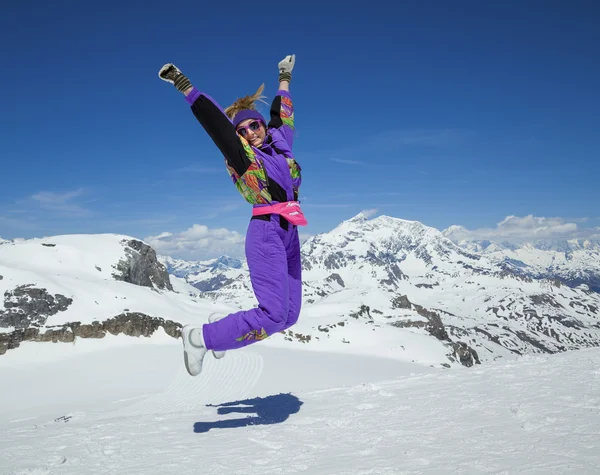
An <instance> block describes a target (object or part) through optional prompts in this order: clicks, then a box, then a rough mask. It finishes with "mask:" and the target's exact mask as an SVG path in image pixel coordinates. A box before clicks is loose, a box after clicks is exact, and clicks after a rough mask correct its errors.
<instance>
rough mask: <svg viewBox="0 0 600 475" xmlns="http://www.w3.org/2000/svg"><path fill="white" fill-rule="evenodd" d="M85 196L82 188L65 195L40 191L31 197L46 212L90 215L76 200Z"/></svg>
mask: <svg viewBox="0 0 600 475" xmlns="http://www.w3.org/2000/svg"><path fill="white" fill-rule="evenodd" d="M83 194H84V190H83V189H82V188H79V189H77V190H73V191H68V192H65V193H54V192H51V191H39V192H38V193H36V194H34V195H32V196H31V200H32V201H33V202H34V203H36V204H37V205H38V206H40V207H41V208H42V209H44V210H48V211H58V212H61V213H67V214H76V215H84V214H88V213H89V211H88V210H87V209H85V208H84V207H82V206H81V205H80V204H79V203H77V202H76V199H77V198H79V197H81V196H82V195H83Z"/></svg>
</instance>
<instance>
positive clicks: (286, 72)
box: [278, 54, 296, 82]
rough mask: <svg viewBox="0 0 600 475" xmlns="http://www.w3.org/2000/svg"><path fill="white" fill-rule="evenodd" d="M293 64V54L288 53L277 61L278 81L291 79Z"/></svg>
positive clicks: (294, 57)
mask: <svg viewBox="0 0 600 475" xmlns="http://www.w3.org/2000/svg"><path fill="white" fill-rule="evenodd" d="M294 64H296V55H295V54H288V55H287V56H286V57H285V58H283V59H282V60H281V61H279V65H278V66H279V82H281V81H291V79H292V69H294Z"/></svg>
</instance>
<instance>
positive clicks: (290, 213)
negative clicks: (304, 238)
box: [252, 201, 308, 226]
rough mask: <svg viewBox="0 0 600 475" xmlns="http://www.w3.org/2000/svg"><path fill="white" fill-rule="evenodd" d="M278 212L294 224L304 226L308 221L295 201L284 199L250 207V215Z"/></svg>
mask: <svg viewBox="0 0 600 475" xmlns="http://www.w3.org/2000/svg"><path fill="white" fill-rule="evenodd" d="M272 213H273V214H279V215H281V216H283V217H284V218H285V219H287V220H288V221H289V222H290V223H292V224H294V225H296V226H306V225H307V224H308V222H307V221H306V218H305V217H304V214H303V213H302V210H301V209H300V203H298V202H297V201H285V202H283V203H276V204H274V205H269V206H256V207H254V208H252V216H259V215H262V214H272Z"/></svg>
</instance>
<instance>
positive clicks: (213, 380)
mask: <svg viewBox="0 0 600 475" xmlns="http://www.w3.org/2000/svg"><path fill="white" fill-rule="evenodd" d="M291 353H294V352H291ZM274 354H277V352H275V353H274ZM288 354H290V352H283V351H282V352H281V356H282V358H285V357H286V356H287V355H288ZM321 356H322V358H323V359H324V363H325V361H326V359H327V358H328V355H327V354H323V355H321ZM373 361H374V363H373V364H376V360H375V359H374V360H373ZM263 367H264V361H263V358H262V356H260V355H259V354H257V353H256V352H253V351H238V352H230V353H229V354H227V355H226V357H225V358H224V359H223V360H220V361H216V360H213V359H212V358H210V357H208V356H207V362H206V371H205V372H204V373H203V375H202V376H199V377H197V378H191V377H189V376H188V375H187V373H185V370H184V369H183V364H181V365H180V366H179V368H178V369H177V371H176V372H175V374H173V375H172V377H171V378H170V380H169V381H165V383H166V384H165V389H164V390H162V391H158V392H156V393H154V394H150V395H147V396H145V397H144V398H141V397H131V398H126V400H119V399H118V398H116V399H114V400H113V401H112V403H110V404H104V405H102V406H101V407H98V408H97V409H95V410H89V411H75V412H72V413H68V414H65V415H64V416H63V417H59V418H55V419H47V420H46V421H45V422H43V423H36V424H32V422H31V420H26V419H23V418H21V419H20V420H12V421H10V423H8V424H5V425H4V427H2V426H0V473H2V474H7V475H17V474H18V475H25V474H28V475H42V474H44V475H46V474H53V475H55V474H56V475H58V474H65V475H66V474H68V475H72V474H78V475H85V474H100V473H119V474H157V475H158V474H180V473H187V472H191V473H210V474H214V475H218V474H228V475H233V474H240V475H242V474H244V475H252V474H261V475H262V474H264V473H269V474H291V473H307V474H328V475H330V474H337V475H347V474H353V475H367V474H370V475H388V474H390V475H391V474H394V475H396V474H484V473H485V474H514V473H518V474H539V475H542V474H544V475H548V474H567V473H572V474H578V475H580V474H595V473H598V467H600V453H599V451H598V442H599V440H600V413H599V403H600V389H599V388H600V371H599V370H598V368H600V350H598V349H590V350H581V351H576V352H569V353H564V354H559V355H553V356H538V357H523V358H522V359H521V360H519V361H518V362H511V363H505V362H503V363H498V364H492V365H488V366H485V367H483V366H482V367H475V368H471V369H469V370H439V371H436V372H435V373H428V374H416V375H413V376H406V377H404V378H399V379H394V380H386V381H370V382H365V383H363V384H354V385H350V386H347V387H337V388H326V389H319V390H309V391H305V392H302V391H296V392H293V395H292V396H290V398H292V397H293V396H295V397H297V398H298V399H299V401H300V402H299V407H296V408H295V411H294V410H290V413H289V414H286V413H283V414H282V415H281V420H280V421H279V422H278V423H274V424H261V423H260V422H261V419H260V418H258V420H257V417H256V414H253V413H251V412H250V413H243V412H242V413H240V412H238V411H233V412H231V413H225V414H223V413H218V412H217V409H216V408H215V407H211V406H207V404H220V403H224V402H230V401H236V400H240V399H245V398H255V397H257V394H259V393H260V392H261V388H260V384H259V383H260V381H262V380H261V379H260V377H261V374H262V373H263ZM56 368H57V371H59V369H60V365H56ZM282 368H284V366H283V363H282V364H281V366H280V367H279V371H281V370H282ZM346 370H347V371H352V368H347V369H346ZM315 371H317V372H318V368H315ZM140 377H143V378H146V377H148V375H140ZM277 377H278V373H277V372H276V371H274V372H273V374H272V375H271V376H270V378H271V379H270V380H269V381H270V382H269V385H270V386H269V389H268V393H267V394H266V395H270V396H273V397H274V398H275V399H273V401H275V402H274V403H273V406H274V407H273V408H274V409H277V408H276V405H277V404H279V403H280V400H279V399H277V394H278V392H279V391H277V390H276V391H272V389H273V388H275V387H276V386H277V380H276V378H277ZM131 384H133V385H135V384H136V383H135V381H132V382H131ZM282 385H283V384H282ZM266 387H267V386H266V385H264V384H263V389H265V388H266ZM280 389H281V392H283V393H285V392H286V391H285V388H283V387H282V388H280ZM263 393H264V391H263ZM263 395H265V394H263ZM115 406H116V407H115ZM246 417H248V418H250V419H244V418H246ZM252 418H253V419H252ZM240 419H242V420H241V423H239V424H238V426H236V427H229V428H214V426H212V424H214V423H215V421H221V423H227V421H232V420H233V421H234V424H235V420H240ZM250 420H255V421H257V422H258V423H256V424H253V425H247V424H246V423H245V422H244V421H250ZM263 422H264V420H263ZM197 424H199V425H200V426H201V427H205V428H207V427H209V428H210V427H212V428H210V430H208V431H207V432H195V431H194V427H196V425H197Z"/></svg>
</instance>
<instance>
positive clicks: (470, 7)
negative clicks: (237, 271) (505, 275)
mask: <svg viewBox="0 0 600 475" xmlns="http://www.w3.org/2000/svg"><path fill="white" fill-rule="evenodd" d="M11 3H12V5H10V6H8V7H7V6H4V7H2V14H1V15H0V44H2V45H3V46H2V49H3V54H2V57H3V58H4V61H5V64H10V65H11V66H12V68H11V69H6V68H3V74H2V75H1V76H0V83H1V84H0V86H1V87H0V104H2V109H3V110H4V111H5V113H4V114H1V116H0V130H2V134H1V137H2V139H1V142H2V147H1V153H2V164H3V167H2V174H1V175H0V176H1V178H0V181H1V186H0V236H2V237H3V238H15V237H35V236H47V235H54V234H65V233H104V232H115V233H124V234H128V235H131V236H135V237H138V238H147V237H151V236H157V235H160V234H161V233H172V236H171V237H170V238H169V239H170V241H171V247H170V248H169V247H165V248H164V249H161V251H164V252H169V253H171V254H173V255H181V256H184V257H188V258H191V257H196V256H197V257H204V256H207V255H209V254H211V253H212V254H218V253H219V252H221V251H228V252H230V253H232V254H234V253H235V252H232V250H238V251H242V249H241V247H240V245H239V242H240V239H243V235H244V233H245V230H246V226H247V223H248V218H249V215H250V208H249V205H247V204H246V203H245V202H244V201H243V199H242V198H241V196H240V195H239V194H238V193H237V191H236V190H235V188H234V187H233V185H232V184H231V182H230V179H229V177H228V175H227V173H226V171H225V168H224V166H223V162H222V158H221V156H220V155H219V153H218V151H217V149H216V147H215V146H214V145H213V144H212V142H211V141H210V139H209V137H208V136H207V135H206V134H205V132H204V131H203V129H202V128H201V127H200V124H198V122H197V121H196V120H195V118H194V117H193V115H192V114H191V111H190V110H189V108H188V106H187V104H186V103H185V101H184V100H183V98H182V96H180V94H179V93H177V91H175V89H174V88H172V86H169V85H167V84H166V83H164V82H162V81H160V80H159V79H158V77H157V71H158V69H159V68H160V67H161V66H162V65H163V64H164V63H166V62H174V63H175V64H177V65H178V66H179V67H180V68H181V69H182V70H183V71H184V72H185V73H186V74H187V75H188V76H189V77H190V79H191V80H192V81H193V83H194V84H195V85H196V86H197V87H198V88H199V89H201V90H202V91H205V92H207V93H208V94H210V95H211V96H212V97H214V98H215V99H217V100H218V101H219V102H220V103H221V104H222V105H223V106H226V105H229V104H230V103H231V102H232V101H233V100H235V98H236V97H239V96H241V95H244V94H247V93H251V92H254V91H255V90H256V88H257V87H258V86H259V85H260V84H261V83H263V82H264V83H265V87H266V89H265V92H266V95H267V96H268V98H269V99H271V98H272V97H273V95H274V93H275V92H276V88H277V63H278V62H279V61H280V60H281V59H282V58H283V57H284V56H285V55H287V54H290V53H295V54H296V68H295V69H294V72H293V80H292V84H291V92H292V95H293V99H294V103H295V107H296V126H297V136H296V142H295V152H296V156H297V159H298V161H299V162H300V164H301V166H302V167H303V179H304V181H303V186H302V189H301V201H302V205H303V209H304V210H305V214H306V215H307V218H308V221H309V226H307V227H306V228H304V229H303V230H302V231H303V233H304V234H305V235H309V234H316V233H319V232H324V231H328V230H330V229H331V228H333V227H335V226H336V225H337V224H338V223H339V222H340V221H342V220H344V219H348V218H350V217H352V216H354V215H356V214H357V213H359V212H360V211H362V210H370V211H369V214H370V215H373V216H376V215H381V214H385V215H389V216H394V217H398V218H404V219H409V220H418V221H421V222H423V223H424V224H427V225H429V226H433V227H436V228H438V229H444V228H446V227H448V226H450V225H461V226H464V227H465V228H467V229H469V230H474V231H475V230H479V231H481V230H486V229H487V230H492V231H495V232H496V233H498V230H499V228H501V226H502V223H504V222H507V220H506V218H507V217H509V216H512V217H513V218H511V219H509V220H508V221H510V222H511V223H512V228H511V229H512V231H513V232H514V226H515V224H517V225H519V223H522V224H523V226H524V231H523V232H524V233H527V232H531V231H532V229H533V230H535V229H538V228H539V226H542V227H543V226H546V225H547V224H548V223H550V222H551V223H557V226H558V227H557V228H556V229H560V230H562V231H564V230H565V229H570V230H571V231H569V232H570V233H571V234H572V235H577V236H589V235H593V234H594V233H596V234H597V233H598V232H600V230H598V229H596V228H598V227H599V226H600V206H599V204H600V187H599V186H598V178H599V177H600V160H599V158H600V142H599V137H600V134H599V132H598V131H599V126H600V113H599V111H600V88H598V84H600V62H599V61H598V55H597V47H598V45H599V44H600V29H598V24H599V22H600V6H599V5H598V4H597V3H596V2H593V1H570V2H565V1H553V0H549V1H544V2H541V1H532V0H526V1H521V2H517V1H507V2H475V1H462V0H460V1H456V2H446V1H423V2H397V3H393V2H391V4H390V2H379V1H371V2H362V3H360V4H359V5H360V6H359V7H356V8H352V7H349V6H348V5H350V4H346V6H345V7H344V8H338V9H333V8H331V7H323V5H324V4H323V2H312V1H309V2H248V1H246V2H236V1H230V2H211V3H212V4H211V5H210V6H207V5H206V2H184V1H181V2H164V1H160V2H156V1H154V0H150V1H147V2H128V1H119V2H116V1H112V0H109V1H103V2H94V3H91V2H90V3H89V4H88V2H85V7H83V6H82V5H83V3H81V2H75V1H60V0H59V1H55V2H41V1H24V2H11ZM263 112H265V113H266V112H267V109H266V108H265V110H263ZM498 223H500V224H498ZM544 223H545V224H544ZM573 225H575V227H573ZM532 226H533V227H532ZM562 231H561V232H562ZM480 234H481V233H480ZM548 235H549V236H554V234H553V233H552V230H551V229H550V230H549V231H548ZM178 243H179V246H177V244H178ZM219 246H221V247H219ZM227 246H229V247H228V248H227ZM178 247H179V251H177V250H176V249H177V248H178Z"/></svg>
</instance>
